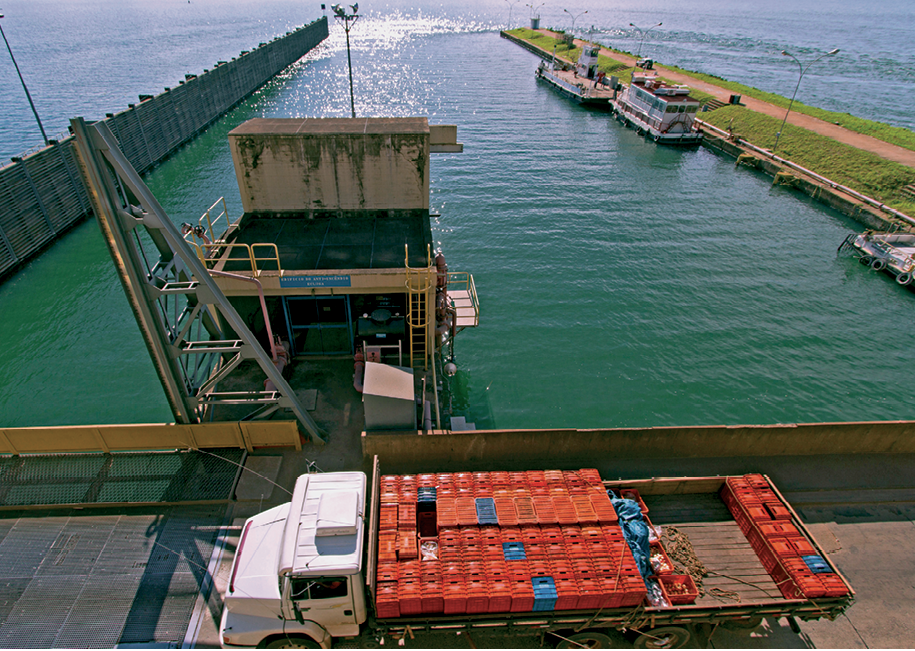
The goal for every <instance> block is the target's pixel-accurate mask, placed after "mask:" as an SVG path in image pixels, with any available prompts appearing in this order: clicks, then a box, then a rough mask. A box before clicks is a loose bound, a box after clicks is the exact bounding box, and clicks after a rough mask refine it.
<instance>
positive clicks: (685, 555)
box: [661, 527, 709, 596]
mask: <svg viewBox="0 0 915 651" xmlns="http://www.w3.org/2000/svg"><path fill="white" fill-rule="evenodd" d="M661 544H662V545H663V546H664V551H665V552H667V555H668V556H669V557H670V560H672V561H673V562H674V563H675V570H676V571H677V572H679V573H682V574H689V575H690V576H691V577H692V579H693V581H694V582H695V583H696V587H697V588H698V589H699V595H700V596H701V595H704V594H705V589H704V588H703V586H702V578H703V577H705V576H708V573H709V572H708V570H707V569H706V567H705V565H704V564H703V563H702V561H700V560H699V557H698V556H696V552H695V550H693V544H692V543H691V542H690V541H689V537H688V536H687V535H686V534H685V533H684V532H682V531H680V530H679V529H677V528H676V527H664V530H663V532H662V533H661Z"/></svg>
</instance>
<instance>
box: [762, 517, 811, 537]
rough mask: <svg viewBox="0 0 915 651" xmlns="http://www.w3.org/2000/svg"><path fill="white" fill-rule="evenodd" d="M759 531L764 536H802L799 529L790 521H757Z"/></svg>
mask: <svg viewBox="0 0 915 651" xmlns="http://www.w3.org/2000/svg"><path fill="white" fill-rule="evenodd" d="M758 527H759V532H760V533H761V534H762V535H763V536H765V537H767V538H768V537H770V536H784V537H786V538H791V537H794V538H799V537H802V534H801V532H800V531H798V529H797V527H795V526H794V525H793V524H791V523H790V522H785V521H775V520H773V521H771V522H759V523H758Z"/></svg>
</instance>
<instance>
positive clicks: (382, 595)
mask: <svg viewBox="0 0 915 651" xmlns="http://www.w3.org/2000/svg"><path fill="white" fill-rule="evenodd" d="M375 595H376V596H375V613H376V614H377V615H378V617H380V618H385V617H400V600H399V599H398V597H397V584H396V583H393V582H385V583H378V584H376V586H375Z"/></svg>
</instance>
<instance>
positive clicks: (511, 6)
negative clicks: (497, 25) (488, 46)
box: [505, 0, 521, 29]
mask: <svg viewBox="0 0 915 651" xmlns="http://www.w3.org/2000/svg"><path fill="white" fill-rule="evenodd" d="M505 2H507V3H508V28H509V29H511V28H512V9H514V8H515V5H516V4H518V3H519V2H521V0H505Z"/></svg>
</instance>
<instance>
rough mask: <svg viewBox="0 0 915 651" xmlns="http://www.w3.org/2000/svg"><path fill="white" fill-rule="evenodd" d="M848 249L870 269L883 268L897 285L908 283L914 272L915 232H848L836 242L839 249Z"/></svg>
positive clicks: (878, 269)
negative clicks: (843, 239) (846, 235)
mask: <svg viewBox="0 0 915 651" xmlns="http://www.w3.org/2000/svg"><path fill="white" fill-rule="evenodd" d="M843 249H852V250H853V251H854V252H855V254H856V255H857V258H858V262H860V263H861V264H863V265H865V266H868V267H870V268H871V269H873V270H874V271H885V272H887V273H888V274H890V275H891V276H895V277H896V282H897V283H899V284H900V285H909V284H911V282H912V278H913V274H915V234H912V233H880V232H874V231H864V232H863V233H861V234H855V233H852V234H851V235H849V236H848V237H846V238H845V241H843V242H842V244H840V245H839V252H840V253H841V252H842V250H843Z"/></svg>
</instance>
